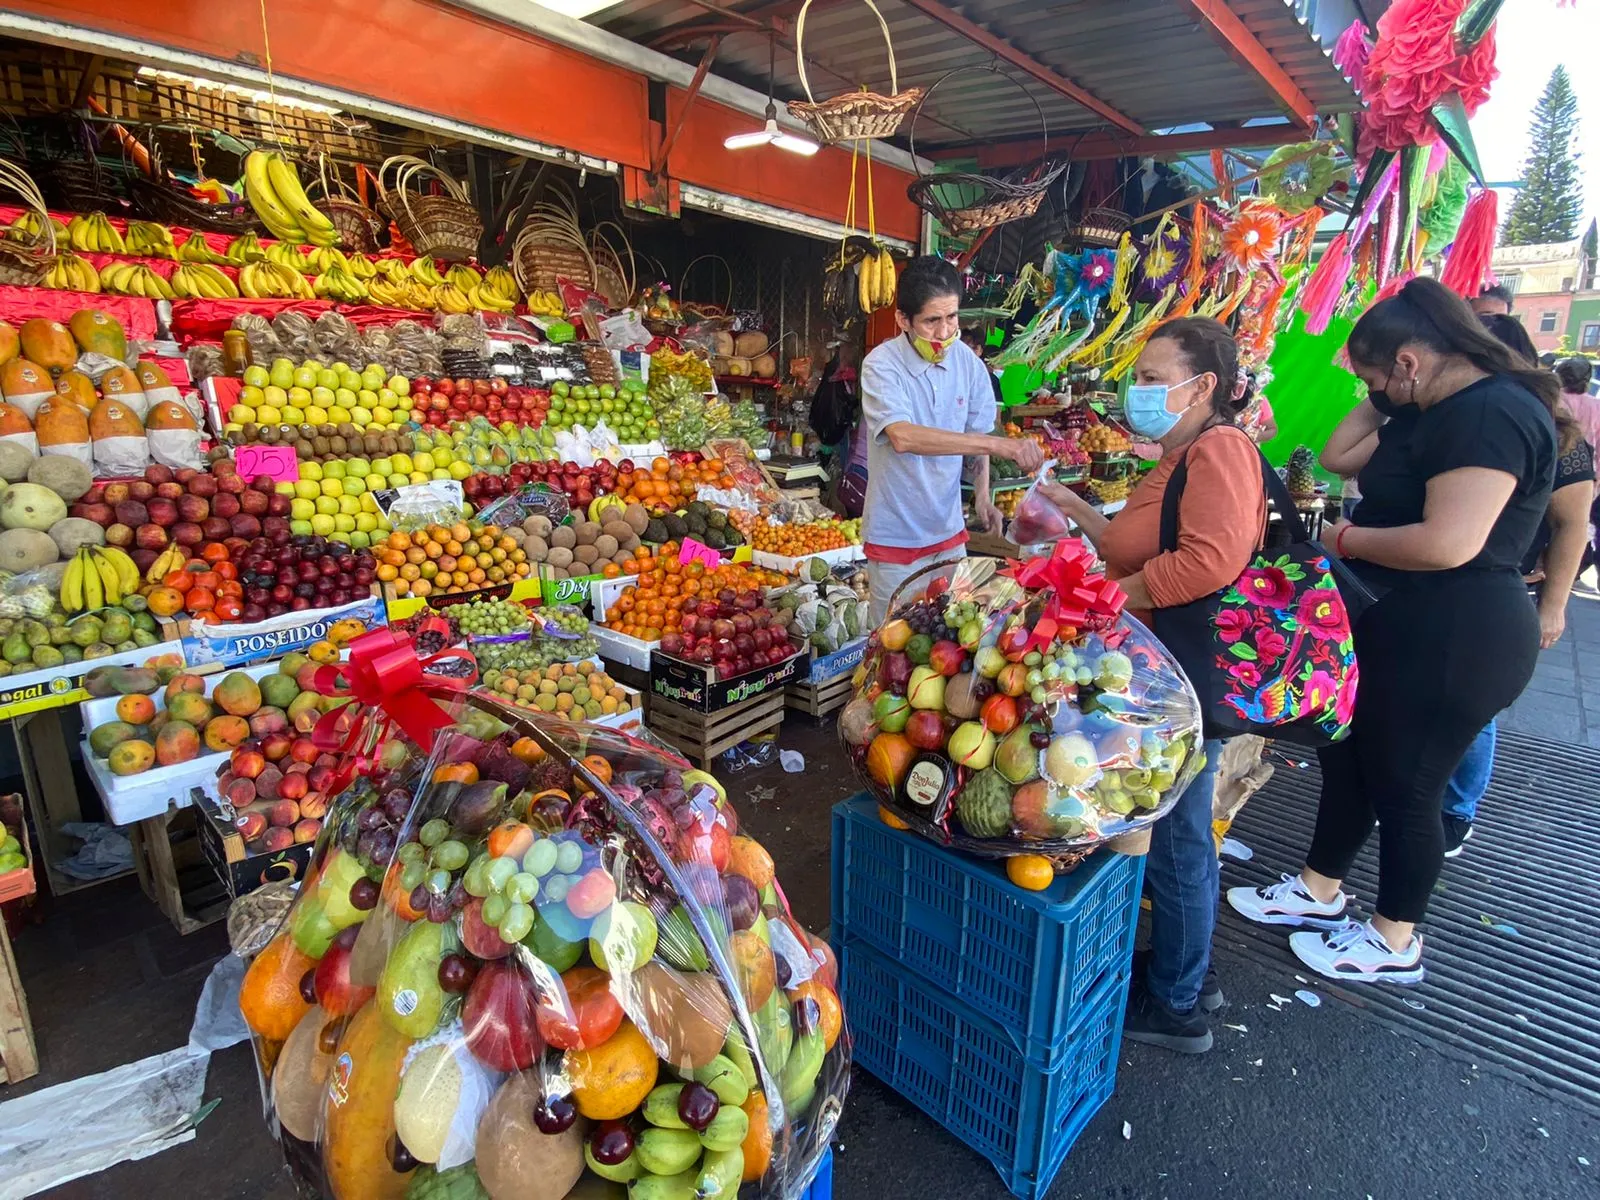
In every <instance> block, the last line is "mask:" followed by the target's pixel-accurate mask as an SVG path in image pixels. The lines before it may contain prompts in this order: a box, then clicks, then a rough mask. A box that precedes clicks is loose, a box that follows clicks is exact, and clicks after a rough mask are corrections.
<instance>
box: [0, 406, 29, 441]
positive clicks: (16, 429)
mask: <svg viewBox="0 0 1600 1200" xmlns="http://www.w3.org/2000/svg"><path fill="white" fill-rule="evenodd" d="M32 432H33V422H32V421H30V420H28V414H27V413H25V412H23V411H22V410H21V409H20V408H18V407H17V406H16V405H14V404H6V403H5V402H4V401H0V438H10V437H22V436H25V435H27V434H31V433H32Z"/></svg>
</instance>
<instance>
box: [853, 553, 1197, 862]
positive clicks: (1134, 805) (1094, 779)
mask: <svg viewBox="0 0 1600 1200" xmlns="http://www.w3.org/2000/svg"><path fill="white" fill-rule="evenodd" d="M1094 566H1095V563H1094V558H1093V555H1092V554H1091V553H1090V552H1089V551H1088V550H1087V549H1086V548H1085V547H1084V546H1083V544H1082V543H1081V542H1079V541H1077V540H1076V539H1065V540H1062V541H1060V542H1057V543H1056V544H1055V545H1054V547H1053V548H1052V550H1051V553H1050V554H1049V555H1048V556H1046V557H1040V558H1035V559H1031V560H1029V561H1027V562H1025V563H1015V564H1012V565H1011V566H1009V567H1005V566H1002V565H1001V564H1000V563H999V561H998V560H996V559H984V558H974V559H966V560H963V561H960V562H956V563H941V564H938V565H937V566H935V567H931V568H928V569H927V570H925V571H923V572H921V573H919V574H917V575H913V576H912V577H911V578H910V579H908V580H907V581H906V582H905V584H903V585H902V587H901V589H900V591H899V592H897V593H896V595H895V597H894V598H893V600H892V601H891V603H890V610H889V619H888V620H887V621H886V622H885V624H884V625H883V626H882V627H880V628H879V629H877V630H875V631H873V633H872V635H871V638H870V640H869V642H868V644H867V651H866V656H865V658H864V660H863V662H862V664H861V666H860V667H859V668H858V669H857V671H856V675H855V693H854V695H853V696H852V697H851V699H850V701H849V703H848V704H847V705H846V706H845V708H844V710H843V712H842V713H841V714H840V718H839V732H840V736H841V737H842V739H843V741H844V744H845V746H846V748H847V750H848V752H849V754H850V757H851V761H852V763H853V764H854V765H855V768H856V770H857V772H858V774H859V775H860V777H861V780H862V782H863V783H864V785H865V786H866V787H867V788H868V790H869V791H870V792H871V793H872V794H873V795H874V796H876V797H877V799H878V801H879V804H880V809H879V812H880V815H881V816H883V818H884V820H885V821H887V822H889V823H890V824H894V825H897V826H901V827H904V826H910V827H911V828H913V829H916V830H917V831H919V832H921V833H923V834H925V835H927V836H929V837H932V838H934V839H937V840H939V841H942V842H944V843H946V844H949V845H954V846H958V847H960V848H961V849H963V850H967V851H970V852H973V853H976V854H981V855H987V856H991V857H1004V858H1014V857H1018V858H1020V857H1023V856H1027V857H1029V858H1033V859H1040V860H1044V861H1042V862H1037V863H1035V864H1034V865H1035V866H1037V867H1038V868H1040V869H1039V870H1036V871H1031V872H1030V871H1014V872H1012V878H1013V879H1016V880H1017V881H1018V882H1023V880H1024V879H1025V878H1028V877H1032V878H1039V879H1042V882H1040V883H1039V885H1038V886H1045V885H1046V884H1048V882H1049V878H1050V874H1051V872H1049V871H1044V870H1042V868H1043V866H1044V865H1045V862H1048V863H1049V864H1050V865H1051V866H1052V867H1054V868H1056V869H1061V868H1063V867H1066V866H1069V865H1071V864H1072V863H1075V862H1076V861H1078V860H1079V859H1081V858H1082V857H1083V856H1084V855H1085V854H1086V853H1087V852H1088V851H1089V850H1091V849H1093V848H1094V847H1095V846H1096V845H1098V844H1100V843H1102V842H1104V841H1106V840H1107V839H1110V838H1115V837H1119V836H1121V835H1123V834H1128V833H1132V832H1134V831H1137V830H1139V829H1141V828H1143V827H1146V826H1148V825H1149V824H1150V823H1152V822H1153V821H1155V820H1156V818H1158V817H1160V816H1161V815H1162V814H1164V813H1165V812H1166V811H1167V810H1168V809H1169V808H1170V807H1171V806H1172V805H1173V804H1174V803H1175V802H1176V801H1177V799H1178V797H1179V796H1180V795H1182V793H1183V789H1184V788H1185V787H1186V786H1187V785H1188V783H1189V781H1190V780H1191V779H1193V778H1194V776H1195V775H1196V774H1197V773H1198V772H1199V769H1200V767H1201V765H1202V764H1203V761H1204V760H1203V750H1202V747H1201V735H1200V709H1199V705H1198V703H1197V701H1196V699H1195V694H1194V690H1193V689H1192V688H1191V687H1190V685H1189V681H1188V680H1187V679H1186V678H1185V677H1184V674H1183V672H1182V670H1181V669H1180V668H1179V666H1178V665H1177V663H1176V662H1175V661H1174V660H1173V658H1172V657H1171V656H1170V655H1169V654H1168V653H1167V651H1166V650H1165V649H1164V648H1163V647H1162V645H1161V643H1160V642H1158V641H1157V640H1156V638H1155V637H1154V636H1153V635H1152V634H1151V633H1150V631H1149V630H1148V629H1146V628H1145V627H1144V626H1143V625H1142V624H1140V623H1139V622H1138V621H1137V620H1135V619H1134V618H1133V617H1131V616H1129V615H1127V614H1126V613H1124V612H1123V604H1124V602H1125V597H1124V596H1123V594H1122V592H1121V590H1120V589H1119V588H1118V587H1117V586H1116V584H1114V583H1112V582H1110V581H1108V580H1107V579H1105V578H1104V576H1102V575H1100V574H1098V573H1097V572H1096V571H1095V570H1094ZM1019 865H1021V864H1019Z"/></svg>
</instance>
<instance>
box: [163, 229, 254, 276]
mask: <svg viewBox="0 0 1600 1200" xmlns="http://www.w3.org/2000/svg"><path fill="white" fill-rule="evenodd" d="M202 240H203V239H202ZM189 241H190V242H192V241H194V239H193V238H190V239H189ZM184 245H188V242H185V243H184ZM206 249H208V250H209V249H210V247H209V246H208V247H206ZM266 257H267V251H266V249H265V248H264V247H263V246H262V245H261V239H260V238H258V237H257V236H256V235H255V233H254V232H251V233H241V234H240V235H239V236H238V237H236V238H234V239H233V241H231V242H229V243H228V252H227V254H226V255H224V261H226V262H227V264H228V265H229V266H231V267H242V266H244V264H245V263H249V262H260V261H261V260H262V259H264V258H266ZM200 261H204V260H200Z"/></svg>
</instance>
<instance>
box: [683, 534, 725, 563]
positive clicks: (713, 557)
mask: <svg viewBox="0 0 1600 1200" xmlns="http://www.w3.org/2000/svg"><path fill="white" fill-rule="evenodd" d="M678 561H679V562H680V563H684V564H688V563H692V562H703V563H705V565H706V566H707V567H708V568H711V569H715V568H717V567H719V566H721V565H722V555H720V554H718V553H717V552H716V551H715V550H713V549H712V548H711V547H710V546H706V545H702V544H701V543H700V542H697V541H695V540H694V539H693V538H692V537H686V538H684V539H683V548H682V549H681V550H679V551H678Z"/></svg>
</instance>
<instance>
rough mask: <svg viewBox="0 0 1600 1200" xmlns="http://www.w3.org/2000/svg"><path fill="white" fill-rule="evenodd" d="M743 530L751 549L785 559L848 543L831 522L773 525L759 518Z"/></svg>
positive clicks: (841, 546)
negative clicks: (826, 523) (827, 523)
mask: <svg viewBox="0 0 1600 1200" xmlns="http://www.w3.org/2000/svg"><path fill="white" fill-rule="evenodd" d="M743 532H744V535H745V536H746V537H747V538H749V540H750V546H751V548H752V549H754V550H760V551H763V552H765V553H767V554H781V555H783V556H784V557H786V558H804V557H805V556H806V555H808V554H821V553H822V552H823V551H824V550H839V549H841V548H843V547H845V546H848V545H850V539H849V538H847V537H846V536H845V535H844V534H843V533H841V532H840V531H839V530H837V529H835V528H833V527H832V526H831V525H821V524H811V525H772V524H769V523H768V522H766V521H759V520H758V521H754V522H752V523H751V525H750V528H749V529H745V530H743Z"/></svg>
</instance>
